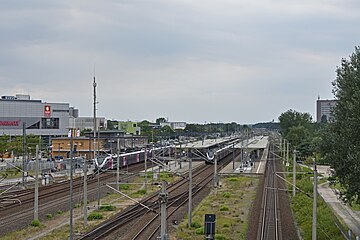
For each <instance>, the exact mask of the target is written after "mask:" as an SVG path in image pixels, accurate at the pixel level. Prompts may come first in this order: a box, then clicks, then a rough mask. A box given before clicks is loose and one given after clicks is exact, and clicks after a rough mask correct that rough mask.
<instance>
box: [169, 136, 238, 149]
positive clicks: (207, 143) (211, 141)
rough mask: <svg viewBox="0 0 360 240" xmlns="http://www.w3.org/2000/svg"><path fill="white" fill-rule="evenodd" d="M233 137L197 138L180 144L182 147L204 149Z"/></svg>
mask: <svg viewBox="0 0 360 240" xmlns="http://www.w3.org/2000/svg"><path fill="white" fill-rule="evenodd" d="M233 139H235V138H234V137H223V138H217V139H205V140H199V141H195V142H190V143H187V144H185V145H184V144H182V145H181V146H182V148H196V149H204V148H209V147H213V146H215V145H217V144H221V143H224V142H227V141H230V140H233ZM176 147H177V148H180V145H177V146H176Z"/></svg>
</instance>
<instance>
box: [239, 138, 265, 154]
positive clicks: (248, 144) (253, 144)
mask: <svg viewBox="0 0 360 240" xmlns="http://www.w3.org/2000/svg"><path fill="white" fill-rule="evenodd" d="M268 143H269V137H268V136H255V137H253V138H250V139H249V140H244V141H242V142H239V143H238V144H236V145H235V148H240V149H249V150H250V151H252V150H256V149H265V148H266V147H267V146H268Z"/></svg>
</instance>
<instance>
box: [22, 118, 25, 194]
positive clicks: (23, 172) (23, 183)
mask: <svg viewBox="0 0 360 240" xmlns="http://www.w3.org/2000/svg"><path fill="white" fill-rule="evenodd" d="M22 131H23V139H22V148H23V149H22V152H23V157H22V167H23V169H22V170H23V171H22V185H23V187H25V161H26V123H25V122H23V129H22Z"/></svg>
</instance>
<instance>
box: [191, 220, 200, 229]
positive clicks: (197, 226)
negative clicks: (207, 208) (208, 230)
mask: <svg viewBox="0 0 360 240" xmlns="http://www.w3.org/2000/svg"><path fill="white" fill-rule="evenodd" d="M191 227H193V228H200V227H201V223H200V222H199V221H193V222H192V223H191Z"/></svg>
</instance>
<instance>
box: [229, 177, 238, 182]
mask: <svg viewBox="0 0 360 240" xmlns="http://www.w3.org/2000/svg"><path fill="white" fill-rule="evenodd" d="M229 181H230V182H237V181H238V179H237V178H234V177H232V178H229Z"/></svg>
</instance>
